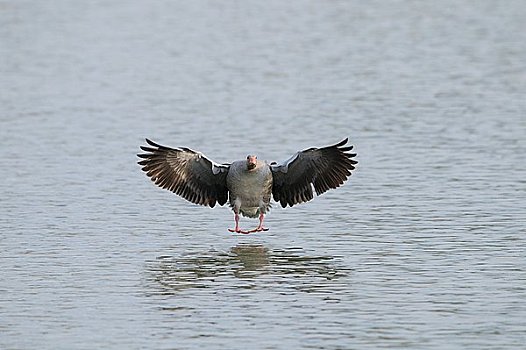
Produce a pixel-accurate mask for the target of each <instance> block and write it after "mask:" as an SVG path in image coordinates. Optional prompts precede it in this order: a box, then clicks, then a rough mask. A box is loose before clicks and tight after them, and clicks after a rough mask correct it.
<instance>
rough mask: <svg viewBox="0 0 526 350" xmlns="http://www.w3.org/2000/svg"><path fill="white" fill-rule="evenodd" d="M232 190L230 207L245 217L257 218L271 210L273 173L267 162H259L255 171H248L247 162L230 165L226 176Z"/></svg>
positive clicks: (228, 185) (236, 162) (240, 161)
mask: <svg viewBox="0 0 526 350" xmlns="http://www.w3.org/2000/svg"><path fill="white" fill-rule="evenodd" d="M226 184H227V187H228V188H229V189H230V193H229V202H230V207H231V208H232V209H233V210H234V212H235V211H236V210H238V211H239V213H240V214H242V215H243V216H247V217H249V218H256V217H258V215H259V214H261V213H263V214H266V212H267V211H268V209H269V208H270V197H271V194H272V172H271V171H270V166H269V165H268V164H267V162H262V161H259V160H258V161H257V165H256V167H255V168H254V169H251V170H249V169H247V167H246V162H245V161H243V160H238V161H235V162H233V163H232V164H230V170H229V171H228V174H227V176H226Z"/></svg>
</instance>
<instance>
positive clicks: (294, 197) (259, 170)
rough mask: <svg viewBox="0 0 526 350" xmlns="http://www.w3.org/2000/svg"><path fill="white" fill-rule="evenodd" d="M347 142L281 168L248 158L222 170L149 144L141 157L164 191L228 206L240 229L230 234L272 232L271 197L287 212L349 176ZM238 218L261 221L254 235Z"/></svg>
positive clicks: (200, 157) (301, 155)
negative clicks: (267, 221) (266, 219)
mask: <svg viewBox="0 0 526 350" xmlns="http://www.w3.org/2000/svg"><path fill="white" fill-rule="evenodd" d="M347 141H348V139H345V140H343V141H341V142H339V143H337V144H335V145H332V146H327V147H322V148H309V149H305V150H303V151H299V152H297V153H296V154H294V155H293V156H292V157H290V158H289V159H287V160H286V161H284V162H282V163H276V162H272V163H270V164H269V163H267V162H264V161H261V160H258V159H257V157H256V156H255V155H248V156H247V158H246V160H238V161H235V162H232V163H230V164H219V163H216V162H214V161H213V160H211V159H210V158H208V157H206V156H205V155H204V154H202V153H200V152H197V151H193V150H191V149H189V148H186V147H178V148H170V147H166V146H162V145H159V144H157V143H155V142H153V141H151V140H149V139H146V142H147V143H148V146H141V149H142V150H143V151H144V152H145V153H140V154H138V155H137V156H138V157H139V158H141V160H140V161H139V162H138V163H139V165H141V166H142V170H143V171H144V172H145V173H146V175H147V176H148V177H149V178H150V179H151V180H152V181H153V182H154V183H155V184H156V185H157V186H159V187H161V188H164V189H167V190H169V191H172V192H174V193H176V194H177V195H179V196H181V197H183V198H184V199H186V200H188V201H190V202H192V203H195V204H200V205H205V206H210V207H211V208H213V207H214V206H215V205H216V203H219V205H224V204H225V203H226V202H227V201H228V202H229V205H230V207H231V208H232V210H233V211H234V218H235V228H233V229H228V230H229V231H230V232H237V233H245V234H246V233H252V232H260V231H267V230H268V228H265V227H264V226H263V219H264V216H265V214H266V213H267V212H268V210H269V209H270V206H271V204H270V198H271V195H272V196H273V197H274V200H275V201H276V202H279V203H280V204H281V206H282V207H283V208H285V207H287V206H290V207H292V206H293V205H295V204H299V203H303V202H308V201H310V200H311V199H313V197H314V196H313V191H312V188H313V187H314V190H315V191H316V194H317V195H321V194H322V193H324V192H326V191H328V190H329V189H331V188H337V187H339V186H340V185H342V184H343V183H344V182H345V181H346V180H347V178H348V177H349V176H351V171H352V170H354V166H355V164H356V163H357V161H356V160H355V159H354V157H355V156H356V154H355V153H349V151H350V150H351V149H352V148H353V146H352V145H347V146H346V144H347ZM239 214H241V215H243V216H246V217H249V218H257V217H259V225H258V226H257V227H256V228H255V229H253V230H249V231H245V230H242V229H240V228H239Z"/></svg>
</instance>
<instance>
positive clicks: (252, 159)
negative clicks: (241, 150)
mask: <svg viewBox="0 0 526 350" xmlns="http://www.w3.org/2000/svg"><path fill="white" fill-rule="evenodd" d="M257 164H258V157H256V156H254V155H250V154H249V155H248V156H247V169H248V170H253V169H255V168H256V166H257Z"/></svg>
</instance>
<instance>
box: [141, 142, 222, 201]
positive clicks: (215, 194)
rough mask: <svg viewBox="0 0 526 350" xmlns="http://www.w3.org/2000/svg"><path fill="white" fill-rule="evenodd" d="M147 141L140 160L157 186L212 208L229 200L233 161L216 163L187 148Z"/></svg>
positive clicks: (144, 169) (142, 147) (143, 168)
mask: <svg viewBox="0 0 526 350" xmlns="http://www.w3.org/2000/svg"><path fill="white" fill-rule="evenodd" d="M146 142H147V143H148V145H149V146H141V149H142V150H143V151H145V152H146V153H141V154H138V155H137V156H138V157H139V158H142V160H141V161H139V162H138V163H139V165H142V170H143V171H144V172H145V173H146V175H147V176H148V177H150V179H151V180H152V181H153V182H154V183H155V184H156V185H157V186H159V187H162V188H165V189H167V190H169V191H172V192H174V193H176V194H178V195H179V196H181V197H183V198H184V199H186V200H188V201H190V202H192V203H195V204H200V205H208V206H210V207H212V208H213V207H214V206H215V204H216V202H217V203H219V204H220V205H223V204H225V203H226V201H227V199H228V189H227V186H226V175H227V173H228V169H229V167H230V164H217V163H215V162H214V161H212V160H210V159H208V158H207V157H205V156H204V155H203V154H202V153H199V152H196V151H192V150H191V149H189V148H186V147H181V148H170V147H165V146H161V145H159V144H156V143H155V142H153V141H150V140H148V139H146Z"/></svg>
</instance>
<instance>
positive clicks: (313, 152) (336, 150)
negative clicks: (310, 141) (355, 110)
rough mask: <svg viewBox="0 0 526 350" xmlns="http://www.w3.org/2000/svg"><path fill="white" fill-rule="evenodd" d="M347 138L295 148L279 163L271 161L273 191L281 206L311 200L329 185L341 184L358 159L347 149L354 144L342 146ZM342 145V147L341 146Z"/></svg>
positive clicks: (334, 186) (349, 174)
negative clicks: (322, 145)
mask: <svg viewBox="0 0 526 350" xmlns="http://www.w3.org/2000/svg"><path fill="white" fill-rule="evenodd" d="M347 141H348V139H345V140H343V141H341V142H339V143H337V144H335V145H332V146H328V147H323V148H309V149H306V150H303V151H300V152H297V153H296V154H295V155H293V156H292V157H291V158H289V159H288V160H286V161H285V162H283V163H281V164H275V163H272V164H271V169H272V176H273V185H272V195H273V196H274V200H275V201H276V202H279V203H280V204H281V206H282V207H283V208H285V207H286V206H287V205H289V206H291V207H292V206H293V205H294V204H298V203H303V202H307V201H310V200H311V199H312V198H313V197H314V196H313V193H312V185H314V189H315V190H316V194H317V195H320V194H322V193H324V192H326V191H328V190H329V189H331V188H336V187H338V186H340V185H342V184H343V183H344V182H345V180H347V178H348V177H349V176H351V171H352V170H354V165H355V164H356V163H358V162H357V161H356V160H354V159H353V158H354V157H355V156H356V154H355V153H349V151H350V150H352V148H353V146H345V145H346V144H347ZM344 146H345V147H344Z"/></svg>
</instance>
